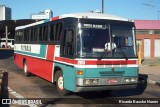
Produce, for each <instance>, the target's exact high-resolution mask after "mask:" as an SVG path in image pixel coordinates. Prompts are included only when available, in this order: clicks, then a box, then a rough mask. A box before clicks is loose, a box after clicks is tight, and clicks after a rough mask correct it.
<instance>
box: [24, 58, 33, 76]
mask: <svg viewBox="0 0 160 107" xmlns="http://www.w3.org/2000/svg"><path fill="white" fill-rule="evenodd" d="M23 71H24V75H25V76H26V77H29V76H31V73H30V72H28V66H27V62H26V61H25V62H24V63H23Z"/></svg>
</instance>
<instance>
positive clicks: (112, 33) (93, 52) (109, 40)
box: [76, 24, 136, 58]
mask: <svg viewBox="0 0 160 107" xmlns="http://www.w3.org/2000/svg"><path fill="white" fill-rule="evenodd" d="M134 42H135V40H134V26H131V25H123V24H117V25H116V24H115V25H114V24H81V25H80V28H79V32H78V36H77V54H76V55H77V57H85V58H135V57H136V50H135V44H134Z"/></svg>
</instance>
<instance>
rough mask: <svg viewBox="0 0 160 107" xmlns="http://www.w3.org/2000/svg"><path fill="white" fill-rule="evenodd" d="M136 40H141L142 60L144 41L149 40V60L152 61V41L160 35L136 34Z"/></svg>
mask: <svg viewBox="0 0 160 107" xmlns="http://www.w3.org/2000/svg"><path fill="white" fill-rule="evenodd" d="M136 39H137V40H142V58H144V39H150V40H151V53H150V55H151V56H150V58H151V59H154V40H155V39H160V34H136Z"/></svg>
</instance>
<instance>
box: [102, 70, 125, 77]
mask: <svg viewBox="0 0 160 107" xmlns="http://www.w3.org/2000/svg"><path fill="white" fill-rule="evenodd" d="M124 73H125V71H118V72H112V71H105V72H104V71H103V72H100V75H101V76H123V74H124Z"/></svg>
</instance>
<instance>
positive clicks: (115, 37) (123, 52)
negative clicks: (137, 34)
mask: <svg viewBox="0 0 160 107" xmlns="http://www.w3.org/2000/svg"><path fill="white" fill-rule="evenodd" d="M133 34H134V27H133V26H127V25H113V26H112V42H113V43H114V44H115V45H116V48H115V50H114V51H113V57H122V56H123V57H127V58H129V57H136V52H135V47H134V46H135V44H134V43H135V40H134V38H133V37H134V35H133Z"/></svg>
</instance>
